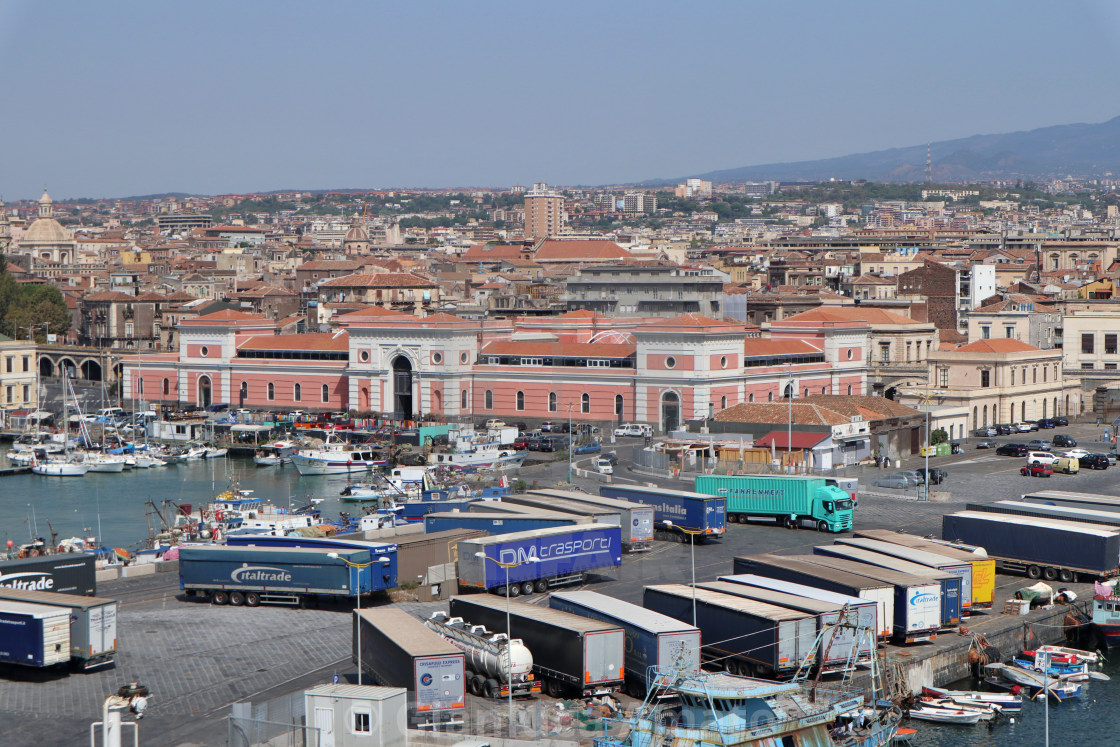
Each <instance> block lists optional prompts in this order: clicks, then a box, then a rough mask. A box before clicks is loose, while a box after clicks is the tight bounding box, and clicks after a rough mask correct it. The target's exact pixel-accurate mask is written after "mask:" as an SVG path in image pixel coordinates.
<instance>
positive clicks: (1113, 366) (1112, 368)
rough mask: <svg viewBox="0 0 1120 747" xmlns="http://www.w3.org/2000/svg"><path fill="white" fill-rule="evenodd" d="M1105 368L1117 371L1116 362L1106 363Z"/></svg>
mask: <svg viewBox="0 0 1120 747" xmlns="http://www.w3.org/2000/svg"><path fill="white" fill-rule="evenodd" d="M1104 370H1105V371H1115V370H1116V364H1115V363H1106V364H1104Z"/></svg>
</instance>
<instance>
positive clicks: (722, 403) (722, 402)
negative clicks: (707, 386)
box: [719, 394, 727, 410]
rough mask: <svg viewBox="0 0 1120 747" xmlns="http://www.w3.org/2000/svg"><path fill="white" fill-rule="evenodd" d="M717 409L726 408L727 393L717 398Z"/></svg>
mask: <svg viewBox="0 0 1120 747" xmlns="http://www.w3.org/2000/svg"><path fill="white" fill-rule="evenodd" d="M719 409H721V410H726V409H727V395H726V394H725V395H723V396H722V397H720V398H719Z"/></svg>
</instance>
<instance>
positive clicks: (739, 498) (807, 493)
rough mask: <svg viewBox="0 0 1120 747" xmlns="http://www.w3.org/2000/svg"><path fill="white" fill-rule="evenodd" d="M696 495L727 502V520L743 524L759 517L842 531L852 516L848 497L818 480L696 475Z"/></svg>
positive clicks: (775, 476) (823, 529) (852, 507)
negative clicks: (716, 496)
mask: <svg viewBox="0 0 1120 747" xmlns="http://www.w3.org/2000/svg"><path fill="white" fill-rule="evenodd" d="M696 492H698V493H707V494H709V495H718V496H721V497H723V498H724V499H725V500H726V501H727V519H728V521H731V522H738V523H740V524H745V523H746V522H747V521H748V520H749V519H752V518H755V519H758V518H763V519H769V520H772V521H777V522H778V523H779V524H782V525H784V526H787V527H790V528H794V527H798V526H802V525H804V524H806V523H808V524H809V525H810V526H812V527H814V528H816V529H817V530H818V531H821V532H846V531H849V530H851V528H852V517H853V514H854V513H855V511H854V505H853V500H852V497H851V495H849V494H848V493H846V492H845V491H844V490H841V489H840V488H839V487H837V486H836V485H829V484H828V483H827V482H826V481H825V479H824V478H821V477H799V476H796V475H698V476H697V477H696Z"/></svg>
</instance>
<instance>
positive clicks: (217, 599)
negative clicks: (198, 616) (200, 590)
mask: <svg viewBox="0 0 1120 747" xmlns="http://www.w3.org/2000/svg"><path fill="white" fill-rule="evenodd" d="M210 603H211V604H229V592H225V591H222V590H220V589H219V590H218V591H215V592H214V593H212V594H211V595H210Z"/></svg>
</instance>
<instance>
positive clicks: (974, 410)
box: [972, 407, 1015, 428]
mask: <svg viewBox="0 0 1120 747" xmlns="http://www.w3.org/2000/svg"><path fill="white" fill-rule="evenodd" d="M1011 419H1012V420H1014V419H1015V413H1014V412H1012V413H1011ZM972 427H973V428H979V427H980V425H979V423H977V422H976V408H975V407H973V408H972Z"/></svg>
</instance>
